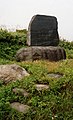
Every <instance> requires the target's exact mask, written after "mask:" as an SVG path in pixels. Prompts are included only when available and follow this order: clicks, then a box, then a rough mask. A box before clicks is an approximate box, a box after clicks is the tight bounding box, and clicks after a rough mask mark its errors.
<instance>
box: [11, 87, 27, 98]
mask: <svg viewBox="0 0 73 120" xmlns="http://www.w3.org/2000/svg"><path fill="white" fill-rule="evenodd" d="M13 92H14V93H15V94H18V95H23V96H24V97H28V96H29V93H28V92H27V91H26V90H25V89H22V88H14V89H13Z"/></svg>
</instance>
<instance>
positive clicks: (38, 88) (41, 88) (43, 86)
mask: <svg viewBox="0 0 73 120" xmlns="http://www.w3.org/2000/svg"><path fill="white" fill-rule="evenodd" d="M35 87H36V89H37V90H38V91H40V90H47V89H48V88H49V86H48V85H44V84H36V85H35Z"/></svg>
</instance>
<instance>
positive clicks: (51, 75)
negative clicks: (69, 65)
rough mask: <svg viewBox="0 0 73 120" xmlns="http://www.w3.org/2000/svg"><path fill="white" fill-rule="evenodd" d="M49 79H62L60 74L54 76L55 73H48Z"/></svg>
mask: <svg viewBox="0 0 73 120" xmlns="http://www.w3.org/2000/svg"><path fill="white" fill-rule="evenodd" d="M49 77H52V78H60V77H62V75H61V74H56V73H50V74H49Z"/></svg>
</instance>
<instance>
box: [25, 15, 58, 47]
mask: <svg viewBox="0 0 73 120" xmlns="http://www.w3.org/2000/svg"><path fill="white" fill-rule="evenodd" d="M58 43H59V35H58V22H57V18H56V17H54V16H46V15H35V16H33V17H32V19H31V21H30V23H29V27H28V39H27V44H28V46H57V45H58Z"/></svg>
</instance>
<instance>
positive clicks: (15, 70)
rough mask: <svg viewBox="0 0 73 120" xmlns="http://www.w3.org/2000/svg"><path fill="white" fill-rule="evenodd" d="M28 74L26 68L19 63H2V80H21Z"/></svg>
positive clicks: (0, 71)
mask: <svg viewBox="0 0 73 120" xmlns="http://www.w3.org/2000/svg"><path fill="white" fill-rule="evenodd" d="M28 75H29V74H28V73H27V72H26V70H25V69H24V68H22V67H20V66H19V65H16V64H11V65H0V80H3V81H4V83H8V82H10V81H16V80H20V79H22V78H23V77H25V76H28Z"/></svg>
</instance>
